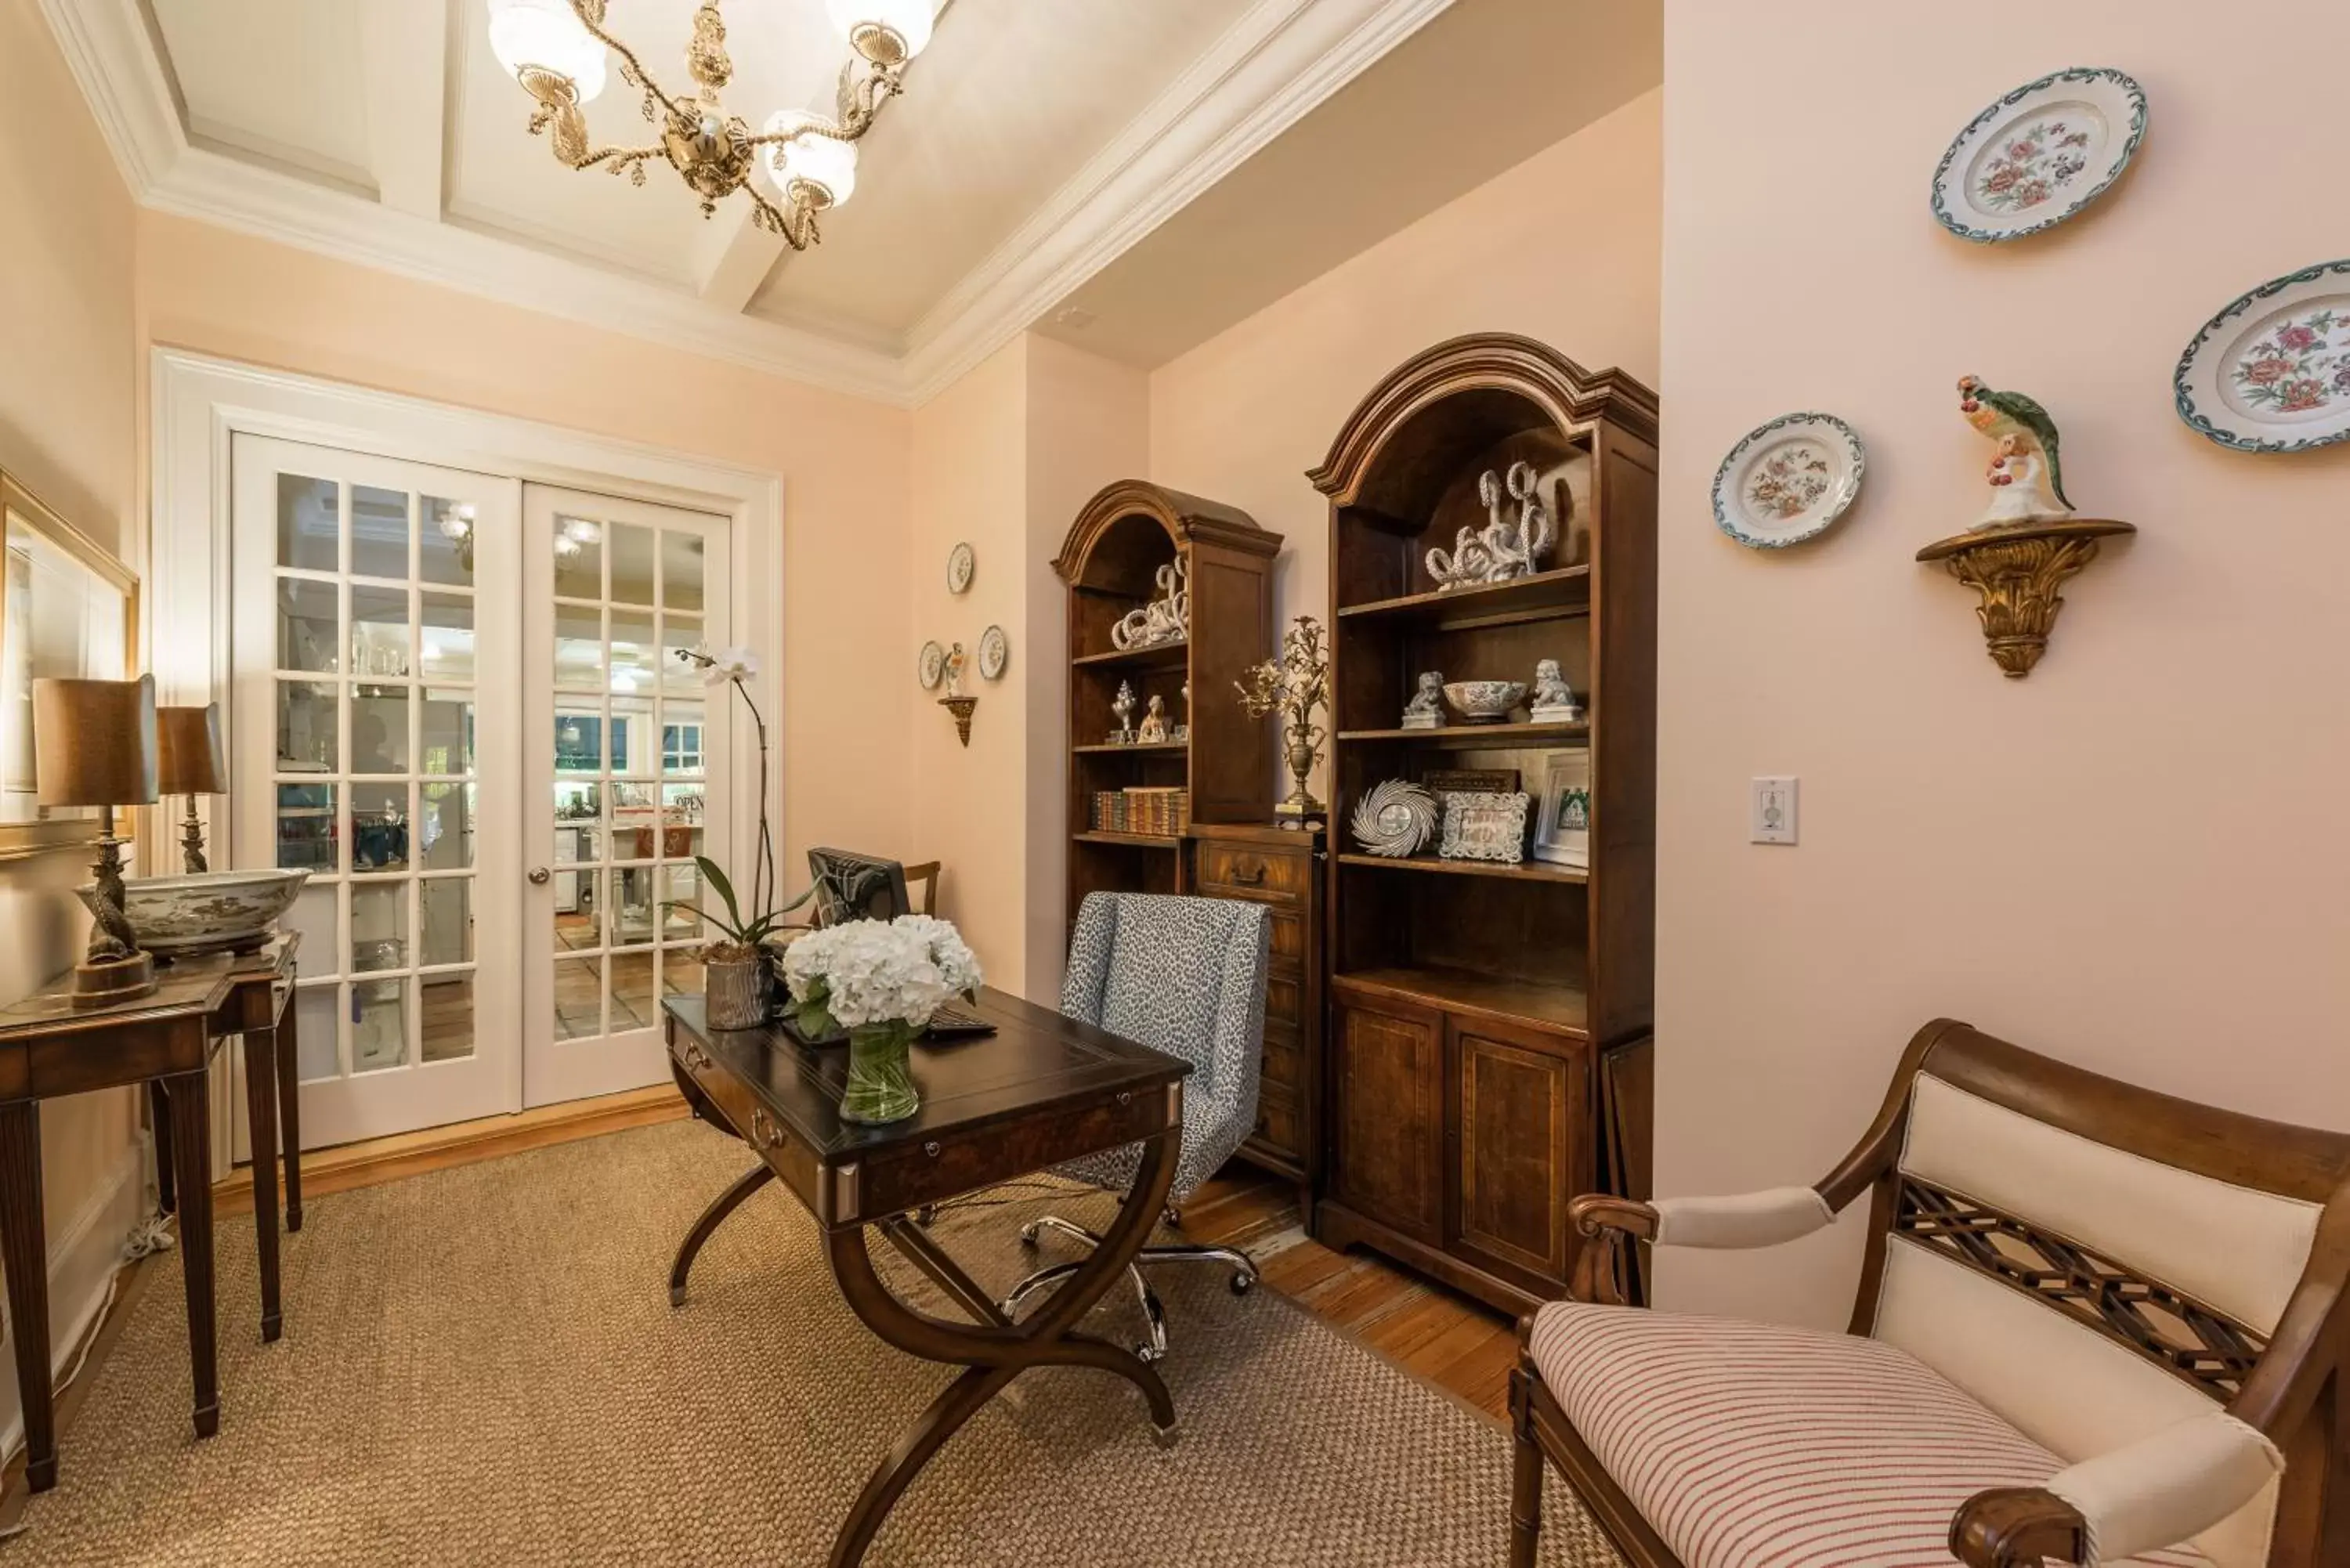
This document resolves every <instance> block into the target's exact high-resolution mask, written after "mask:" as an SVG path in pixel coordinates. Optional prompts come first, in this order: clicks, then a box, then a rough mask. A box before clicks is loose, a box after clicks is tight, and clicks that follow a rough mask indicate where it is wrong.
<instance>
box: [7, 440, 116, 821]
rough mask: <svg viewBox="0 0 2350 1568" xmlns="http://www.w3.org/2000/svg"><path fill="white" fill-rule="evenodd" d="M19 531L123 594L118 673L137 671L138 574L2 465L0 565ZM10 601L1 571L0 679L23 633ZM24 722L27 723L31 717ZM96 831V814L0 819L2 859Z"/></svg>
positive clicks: (10, 593) (10, 697)
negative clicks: (13, 622)
mask: <svg viewBox="0 0 2350 1568" xmlns="http://www.w3.org/2000/svg"><path fill="white" fill-rule="evenodd" d="M19 531H24V532H29V533H31V534H33V535H37V536H38V537H40V538H41V539H43V540H45V541H47V543H48V544H50V545H53V546H55V547H56V548H57V550H58V551H59V552H61V553H62V554H64V555H65V556H68V557H70V558H71V559H72V560H73V561H75V562H76V563H77V564H78V565H79V566H81V567H82V568H83V570H85V571H87V572H88V574H89V575H90V576H92V577H94V578H96V579H97V580H98V581H99V582H101V583H103V584H105V585H106V586H107V587H110V588H112V589H113V590H114V591H116V592H117V593H120V595H121V596H122V673H123V675H124V676H125V677H126V678H128V677H130V676H133V675H136V674H137V673H138V670H139V576H138V574H137V573H135V572H133V571H132V570H131V569H130V567H128V566H124V565H123V564H122V563H121V562H120V560H118V559H116V558H115V556H113V554H112V553H111V552H109V551H108V550H107V549H106V548H105V547H104V546H102V545H99V543H98V541H96V540H95V539H92V538H91V537H90V536H89V535H87V534H85V533H83V532H82V531H81V530H80V529H78V528H77V527H75V526H74V525H73V524H70V523H68V522H67V521H66V520H65V519H64V518H63V517H60V516H59V515H57V513H56V512H54V511H52V510H51V509H50V508H49V507H48V506H47V505H45V504H43V503H42V501H41V498H40V497H39V496H37V495H35V494H34V493H32V492H31V491H29V490H27V489H26V488H25V486H24V485H23V484H22V483H19V482H18V480H17V479H16V475H14V474H12V473H10V472H8V471H7V470H6V469H5V468H0V566H5V559H6V555H7V551H8V549H9V547H10V544H11V542H12V541H13V540H14V539H15V538H16V535H17V534H18V533H19ZM14 599H15V595H14V593H13V591H12V590H11V587H10V585H9V583H8V580H7V573H6V572H5V569H0V680H5V672H6V670H7V659H8V656H9V652H10V647H11V639H13V638H16V637H22V636H24V635H26V630H25V628H23V627H21V626H12V625H11V624H10V619H9V617H10V610H11V607H12V605H13V603H14ZM9 701H16V696H15V695H14V694H13V693H10V692H8V691H5V690H0V702H9ZM26 722H30V719H29V715H27V720H26ZM132 820H135V814H129V813H126V814H125V816H124V821H123V823H122V827H123V830H124V831H123V836H125V837H126V838H127V837H129V836H130V833H129V827H130V822H131V821H132ZM98 833H99V819H98V816H97V815H96V814H95V813H93V814H92V815H89V816H88V817H63V818H58V819H56V820H50V821H36V822H0V861H7V860H17V859H22V858H23V857H26V856H28V855H42V854H47V853H49V852H51V851H55V850H61V849H76V848H80V847H82V846H87V845H91V844H95V843H97V842H98Z"/></svg>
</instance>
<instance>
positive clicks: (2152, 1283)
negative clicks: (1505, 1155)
mask: <svg viewBox="0 0 2350 1568" xmlns="http://www.w3.org/2000/svg"><path fill="white" fill-rule="evenodd" d="M2345 1183H2350V1137H2345V1136H2343V1135H2338V1134H2333V1133H2324V1132H2317V1131H2313V1130H2311V1129H2308V1128H2303V1127H2287V1126H2284V1125H2282V1124H2279V1123H2272V1122H2262V1121H2256V1120H2254V1119H2252V1118H2251V1117H2248V1116H2236V1115H2234V1114H2232V1113H2230V1112H2225V1111H2219V1110H2213V1109H2210V1108H2209V1107H2206V1106H2195V1105H2190V1104H2189V1103H2187V1102H2184V1101H2179V1100H2174V1099H2170V1098H2168V1097H2167V1096H2159V1095H2155V1094H2151V1093H2148V1092H2147V1091H2146V1090H2143V1089H2137V1088H2134V1087H2132V1086H2130V1085H2125V1084H2120V1083H2116V1082H2114V1081H2113V1080H2111V1079H2106V1078H2101V1077H2098V1076H2096V1075H2093V1074H2088V1073H2084V1072H2081V1071H2079V1070H2078V1069H2075V1068H2072V1067H2067V1066H2065V1065H2064V1064H2061V1063H2058V1062H2055V1061H2053V1060H2051V1059H2049V1058H2047V1057H2044V1056H2039V1055H2035V1054H2033V1053H2031V1052H2028V1051H2024V1050H2022V1049H2020V1048H2018V1047H2016V1046H2013V1045H2010V1044H2005V1043H2004V1042H2002V1041H1998V1040H1993V1039H1991V1038H1990V1037H1989V1036H1987V1035H1983V1034H1980V1033H1976V1032H1975V1031H1974V1030H1972V1029H1970V1028H1968V1027H1967V1026H1965V1025H1964V1024H1959V1023H1949V1022H1939V1023H1932V1024H1929V1025H1928V1026H1927V1027H1926V1028H1925V1029H1924V1030H1923V1031H1921V1032H1920V1033H1918V1036H1917V1038H1916V1039H1915V1040H1913V1041H1912V1042H1911V1043H1910V1046H1909V1050H1908V1054H1906V1055H1905V1056H1904V1058H1903V1060H1902V1063H1901V1066H1900V1069H1899V1071H1898V1073H1897V1074H1896V1075H1895V1079H1894V1083H1893V1087H1892V1090H1891V1092H1890V1093H1889V1094H1888V1096H1887V1099H1886V1102H1885V1106H1884V1108H1883V1109H1882V1110H1881V1111H1880V1112H1879V1113H1878V1116H1877V1122H1876V1124H1875V1125H1874V1126H1873V1127H1871V1128H1870V1129H1869V1132H1868V1134H1867V1136H1866V1137H1864V1138H1863V1139H1862V1141H1861V1143H1860V1145H1859V1147H1856V1149H1854V1151H1853V1152H1852V1153H1851V1154H1850V1155H1848V1156H1847V1157H1846V1159H1845V1162H1844V1163H1843V1164H1842V1165H1841V1166H1840V1167H1838V1168H1837V1169H1836V1170H1835V1172H1833V1173H1832V1174H1831V1175H1830V1176H1829V1177H1828V1178H1827V1179H1825V1180H1824V1181H1822V1182H1821V1183H1820V1184H1819V1185H1818V1186H1817V1187H1815V1188H1808V1187H1806V1188H1788V1189H1776V1190H1773V1191H1769V1192H1761V1193H1752V1194H1748V1195H1745V1196H1743V1197H1739V1198H1730V1199H1677V1200H1666V1201H1660V1202H1658V1203H1654V1204H1649V1203H1638V1202H1633V1201H1630V1200H1627V1199H1613V1198H1590V1199H1579V1200H1578V1201H1577V1202H1576V1203H1575V1208H1574V1212H1575V1222H1576V1230H1577V1232H1578V1235H1579V1237H1580V1238H1581V1246H1582V1254H1581V1257H1580V1259H1579V1260H1578V1264H1577V1270H1576V1290H1575V1294H1576V1297H1577V1298H1578V1299H1576V1300H1575V1301H1571V1302H1558V1303H1551V1304H1549V1305H1547V1306H1544V1308H1542V1309H1541V1310H1540V1311H1539V1312H1537V1313H1535V1314H1533V1315H1531V1316H1530V1317H1528V1318H1527V1319H1526V1320H1525V1322H1524V1324H1523V1325H1522V1334H1523V1341H1524V1354H1523V1357H1522V1359H1521V1365H1520V1367H1519V1369H1518V1371H1517V1373H1516V1375H1515V1376H1514V1378H1513V1384H1512V1389H1511V1404H1512V1410H1513V1417H1514V1422H1515V1425H1516V1428H1517V1438H1518V1455H1517V1468H1516V1474H1515V1478H1514V1480H1515V1485H1514V1487H1513V1542H1512V1558H1511V1561H1512V1563H1513V1565H1514V1568H1531V1565H1532V1563H1534V1547H1535V1542H1536V1540H1537V1537H1538V1535H1539V1533H1540V1531H1541V1528H1542V1480H1543V1469H1544V1462H1545V1460H1546V1459H1547V1461H1548V1462H1550V1463H1554V1464H1556V1465H1557V1466H1558V1467H1559V1468H1560V1469H1562V1470H1563V1471H1564V1472H1565V1474H1566V1476H1567V1478H1568V1479H1569V1480H1571V1481H1573V1482H1574V1483H1575V1488H1576V1490H1578V1491H1579V1492H1580V1493H1581V1494H1582V1495H1583V1497H1584V1499H1585V1501H1586V1502H1588V1503H1589V1504H1590V1506H1591V1509H1592V1511H1593V1512H1594V1513H1595V1514H1596V1516H1597V1518H1598V1519H1599V1521H1600V1522H1601V1524H1602V1525H1603V1527H1605V1529H1606V1530H1607V1533H1608V1534H1609V1536H1610V1537H1611V1538H1612V1539H1613V1540H1614V1541H1615V1542H1616V1544H1617V1547H1618V1548H1620V1549H1621V1550H1622V1552H1624V1554H1625V1556H1626V1557H1627V1559H1628V1560H1629V1561H1630V1562H1631V1563H1633V1564H1634V1565H1635V1568H1935V1565H1941V1564H1949V1563H1951V1562H1953V1560H1956V1561H1958V1562H1960V1563H1966V1564H1968V1565H1970V1568H2027V1565H2030V1568H2037V1565H2039V1564H2040V1563H2043V1561H2053V1562H2060V1563H2082V1564H2089V1563H2104V1564H2106V1565H2107V1568H2120V1565H2121V1564H2124V1563H2128V1564H2133V1565H2142V1568H2334V1565H2350V1374H2345V1369H2344V1368H2343V1367H2342V1366H2341V1359H2342V1357H2343V1356H2344V1355H2345V1350H2350V1305H2345V1301H2350V1290H2345V1285H2350V1185H2345ZM1871 1189H1874V1193H1875V1197H1874V1201H1873V1203H1872V1207H1871V1212H1870V1217H1869V1236H1868V1252H1867V1261H1866V1265H1865V1267H1864V1270H1863V1272H1862V1279H1861V1287H1860V1292H1859V1296H1858V1300H1857V1302H1856V1306H1855V1310H1854V1314H1853V1322H1852V1326H1851V1329H1850V1332H1848V1333H1846V1334H1825V1333H1819V1332H1816V1331H1813V1330H1806V1329H1797V1328H1788V1327H1783V1326H1779V1325H1775V1324H1753V1323H1744V1322H1740V1321H1737V1320H1733V1319H1722V1318H1702V1317H1688V1316H1676V1315H1673V1314H1661V1313H1650V1312H1647V1311H1644V1310H1641V1309H1638V1308H1636V1307H1632V1306H1629V1305H1627V1304H1625V1302H1624V1291H1623V1285H1622V1280H1623V1277H1624V1270H1623V1267H1622V1262H1623V1259H1622V1241H1623V1239H1624V1238H1625V1237H1627V1236H1628V1237H1632V1238H1635V1239H1637V1240H1640V1241H1652V1242H1655V1243H1656V1244H1658V1245H1661V1246H1694V1247H1758V1246H1769V1245H1772V1244H1774V1243H1776V1242H1780V1241H1792V1240H1794V1239H1795V1238H1797V1237H1799V1236H1803V1235H1805V1234H1808V1233H1809V1232H1811V1231H1817V1230H1819V1229H1821V1228H1823V1227H1824V1226H1825V1225H1827V1224H1828V1223H1829V1222H1830V1221H1831V1220H1833V1219H1834V1218H1835V1214H1836V1212H1837V1211H1838V1210H1842V1209H1843V1208H1845V1207H1846V1205H1847V1204H1849V1203H1850V1202H1852V1200H1853V1199H1856V1198H1857V1197H1858V1196H1859V1195H1860V1194H1861V1193H1862V1192H1864V1191H1868V1190H1871Z"/></svg>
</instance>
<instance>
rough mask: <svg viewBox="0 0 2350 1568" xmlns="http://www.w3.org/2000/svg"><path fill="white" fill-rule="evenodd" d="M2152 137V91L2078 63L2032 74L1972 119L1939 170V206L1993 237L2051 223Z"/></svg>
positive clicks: (1960, 223)
mask: <svg viewBox="0 0 2350 1568" xmlns="http://www.w3.org/2000/svg"><path fill="white" fill-rule="evenodd" d="M2145 137H2146V94H2145V92H2144V91H2143V90H2142V89H2140V88H2139V87H2138V85H2137V83H2136V82H2134V81H2132V80H2130V78H2127V77H2126V76H2124V75H2122V73H2121V72H2119V71H2112V70H2106V69H2104V68H2102V67H2093V66H2074V67H2071V68H2070V69H2068V70H2061V71H2058V72H2056V73H2055V74H2054V76H2045V77H2042V78H2040V79H2039V80H2038V81H2036V82H2026V83H2024V84H2023V85H2022V87H2020V88H2016V89H2015V90H2014V91H2013V92H2011V93H2009V94H2007V95H2006V96H2005V97H2003V98H2002V99H2000V100H1999V101H1998V102H1997V103H1995V104H1992V105H1991V107H1990V108H1989V109H1985V110H1983V111H1982V112H1981V114H1979V115H1977V116H1975V117H1974V119H1970V120H1969V121H1968V122H1967V128H1966V129H1965V130H1961V131H1960V132H1959V137H1958V140H1955V141H1953V142H1951V143H1950V151H1948V152H1945V153H1943V154H1942V161H1941V162H1940V163H1939V165H1937V166H1936V168H1935V170H1934V216H1935V217H1936V218H1938V219H1939V220H1940V221H1941V224H1942V226H1943V227H1944V228H1946V229H1948V230H1950V233H1952V234H1956V235H1958V236H1959V237H1960V239H1967V240H1973V241H1976V242H1977V243H1979V244H1996V243H1997V242H1999V241H2002V240H2019V239H2022V237H2023V236H2024V235H2026V234H2038V233H2039V232H2040V231H2041V230H2043V229H2053V228H2054V227H2055V226H2056V225H2057V224H2058V223H2063V222H2064V220H2065V219H2067V218H2069V217H2071V216H2073V215H2074V213H2078V212H2079V211H2081V209H2082V208H2084V207H2085V206H2087V205H2088V204H2089V203H2090V202H2094V201H2095V200H2096V199H2097V198H2098V197H2100V196H2102V195H2104V194H2105V193H2106V188H2107V187H2108V186H2110V185H2112V184H2113V182H2115V181H2116V180H2118V179H2120V178H2121V176H2122V171H2123V170H2125V169H2126V168H2128V167H2129V161H2130V157H2131V155H2132V154H2133V153H2135V152H2137V144H2138V143H2139V142H2140V141H2141V140H2144V139H2145Z"/></svg>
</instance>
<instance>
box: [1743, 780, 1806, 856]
mask: <svg viewBox="0 0 2350 1568" xmlns="http://www.w3.org/2000/svg"><path fill="white" fill-rule="evenodd" d="M1795 784H1796V781H1795V780H1794V779H1792V778H1763V779H1756V780H1755V781H1754V784H1753V791H1752V794H1751V795H1750V796H1749V797H1748V800H1747V818H1748V828H1749V832H1750V836H1751V837H1752V841H1753V842H1754V843H1756V844H1793V843H1794V842H1795Z"/></svg>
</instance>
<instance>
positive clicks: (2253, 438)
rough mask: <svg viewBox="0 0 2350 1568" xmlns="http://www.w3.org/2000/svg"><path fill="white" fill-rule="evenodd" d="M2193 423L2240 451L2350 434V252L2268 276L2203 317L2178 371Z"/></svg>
mask: <svg viewBox="0 0 2350 1568" xmlns="http://www.w3.org/2000/svg"><path fill="white" fill-rule="evenodd" d="M2171 389H2172V391H2173V393H2174V394H2175V397H2176V401H2177V404H2178V417H2179V418H2180V419H2182V420H2185V421H2187V426H2188V428H2189V430H2192V431H2198V432H2199V433H2200V434H2202V435H2205V436H2208V437H2210V439H2211V440H2213V441H2218V442H2219V443H2220V445H2221V446H2231V447H2234V448H2236V449H2237V450H2238V451H2239V452H2306V451H2308V450H2309V449H2310V448H2312V447H2320V446H2331V445H2332V444H2334V442H2335V441H2345V440H2350V261H2333V262H2320V263H2319V264H2318V265H2315V266H2310V267H2303V268H2302V270H2301V271H2299V272H2294V273H2287V274H2286V275H2284V276H2282V277H2279V278H2272V279H2270V280H2269V281H2268V282H2266V283H2264V284H2262V285H2261V286H2260V287H2258V288H2256V289H2254V290H2252V291H2251V293H2250V294H2247V295H2243V296H2241V297H2239V298H2238V299H2236V300H2235V301H2234V302H2233V303H2231V304H2230V305H2229V306H2227V307H2226V308H2225V309H2223V310H2221V311H2220V314H2219V315H2217V316H2215V317H2212V318H2211V319H2210V320H2209V321H2207V322H2205V323H2204V324H2203V330H2202V331H2200V332H2198V333H2197V334H2196V335H2195V337H2194V340H2193V341H2192V342H2190V343H2189V344H2188V345H2187V351H2186V352H2185V353H2183V354H2181V355H2180V356H2179V357H2178V374H2176V375H2175V376H2173V377H2172V378H2171Z"/></svg>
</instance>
